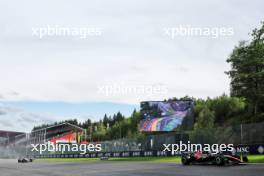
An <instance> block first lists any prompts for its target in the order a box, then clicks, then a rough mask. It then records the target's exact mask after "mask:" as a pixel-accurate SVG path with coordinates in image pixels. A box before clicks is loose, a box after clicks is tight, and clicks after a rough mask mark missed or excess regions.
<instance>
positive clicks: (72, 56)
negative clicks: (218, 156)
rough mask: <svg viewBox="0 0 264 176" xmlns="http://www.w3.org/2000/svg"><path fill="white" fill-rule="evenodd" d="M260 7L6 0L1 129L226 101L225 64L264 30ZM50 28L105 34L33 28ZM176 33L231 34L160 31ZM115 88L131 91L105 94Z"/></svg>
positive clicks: (0, 15)
mask: <svg viewBox="0 0 264 176" xmlns="http://www.w3.org/2000/svg"><path fill="white" fill-rule="evenodd" d="M263 7H264V2H263V1H262V0H252V1H248V0H247V1H243V0H237V1H235V0H215V1H212V0H201V1H194V0H193V1H190V0H184V1H175V0H159V1H157V0H118V1H117V0H99V1H87V0H74V1H65V0H57V1H54V0H46V1H36V0H24V1H18V0H17V1H15V0H1V1H0V81H1V83H0V99H1V104H0V107H1V108H2V109H1V108H0V129H9V130H12V129H13V130H29V129H31V126H32V124H39V123H42V122H52V121H54V120H58V119H64V118H65V117H73V116H74V117H76V116H78V115H80V116H93V118H94V119H98V118H99V117H100V116H101V114H103V113H109V114H111V113H113V112H114V111H116V110H118V107H120V109H121V110H123V111H124V113H125V114H129V113H130V112H132V111H133V108H134V107H136V108H137V107H138V104H139V102H140V101H142V100H163V99H165V98H168V97H181V96H185V95H189V96H194V97H197V98H206V97H208V96H210V97H215V96H219V95H221V94H223V93H226V94H228V93H229V78H228V77H227V75H225V74H224V72H225V71H227V70H228V69H229V65H228V64H227V63H226V59H227V57H228V55H229V54H230V53H231V51H232V49H233V48H234V46H235V45H237V44H238V42H239V41H241V40H248V39H249V38H250V37H249V35H248V33H249V32H250V31H252V29H254V28H255V27H259V26H260V22H261V21H262V20H263V17H264V11H263ZM47 26H59V27H68V28H82V27H87V28H98V29H100V31H101V35H99V36H88V37H87V38H84V39H83V38H80V37H78V36H49V37H43V38H38V37H37V36H34V35H33V30H32V28H34V29H36V28H40V27H47ZM178 26H189V27H200V28H232V30H233V34H232V35H229V36H219V37H217V38H213V37H212V36H177V37H175V38H173V39H172V38H170V37H169V36H168V35H166V33H165V32H164V29H165V28H173V27H178ZM111 86H112V87H113V86H120V87H122V88H124V87H125V88H127V87H128V88H133V90H132V91H131V90H130V91H125V92H118V91H117V92H114V93H110V94H109V92H108V93H107V92H106V91H105V90H106V87H111ZM140 86H141V87H140ZM139 87H140V88H142V87H143V88H144V91H145V92H142V91H139V90H138V89H139ZM156 88H161V89H162V90H163V91H159V92H154V91H153V89H156ZM135 89H136V90H135ZM146 91H147V92H146ZM32 102H36V105H35V106H33V105H32ZM43 102H45V103H43ZM54 102H56V103H54ZM102 102H108V103H106V104H104V103H102ZM31 105H32V106H31ZM71 105H73V106H74V108H73V109H74V111H75V112H74V113H73V112H72V111H71V112H70V111H68V110H67V109H69V107H71ZM85 105H87V106H91V107H93V106H96V107H97V108H87V110H86V111H85V110H84V109H86V108H85ZM106 106H107V108H103V107H106ZM112 106H113V107H114V108H111V107H112ZM51 107H53V108H51ZM56 107H58V109H59V110H56ZM79 107H80V108H79ZM99 107H102V108H99ZM95 109H96V110H95ZM78 111H80V112H78ZM102 111H107V112H102ZM1 112H2V113H1ZM1 114H2V115H1ZM21 114H23V115H21ZM32 114H34V115H32ZM35 116H37V117H38V118H39V119H40V120H36V119H38V118H35ZM1 118H2V119H1ZM21 119H22V120H21ZM23 119H24V120H25V119H26V120H25V121H23ZM33 119H35V120H33ZM18 120H20V121H19V123H17V124H14V123H13V122H15V121H18ZM22 123H26V125H25V124H24V125H23V124H22ZM8 124H13V125H12V126H9V125H8Z"/></svg>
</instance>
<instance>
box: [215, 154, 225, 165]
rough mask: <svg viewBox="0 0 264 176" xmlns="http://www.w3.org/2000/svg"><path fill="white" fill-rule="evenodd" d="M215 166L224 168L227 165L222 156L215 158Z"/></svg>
mask: <svg viewBox="0 0 264 176" xmlns="http://www.w3.org/2000/svg"><path fill="white" fill-rule="evenodd" d="M215 164H216V165H218V166H222V165H224V164H225V163H224V159H223V158H222V157H221V156H217V157H216V158H215Z"/></svg>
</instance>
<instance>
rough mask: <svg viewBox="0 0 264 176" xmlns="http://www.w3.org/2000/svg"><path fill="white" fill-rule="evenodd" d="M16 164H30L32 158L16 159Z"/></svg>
mask: <svg viewBox="0 0 264 176" xmlns="http://www.w3.org/2000/svg"><path fill="white" fill-rule="evenodd" d="M17 162H18V163H31V162H33V159H32V158H18V160H17Z"/></svg>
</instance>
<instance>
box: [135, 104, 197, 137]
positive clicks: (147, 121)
mask: <svg viewBox="0 0 264 176" xmlns="http://www.w3.org/2000/svg"><path fill="white" fill-rule="evenodd" d="M193 106H194V105H193V101H168V102H165V101H147V102H141V104H140V112H141V121H140V130H141V131H145V132H155V131H174V130H175V129H176V128H177V127H178V126H180V125H181V124H182V121H183V119H184V118H185V117H186V116H188V115H189V114H190V112H191V111H192V110H193Z"/></svg>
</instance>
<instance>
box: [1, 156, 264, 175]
mask: <svg viewBox="0 0 264 176" xmlns="http://www.w3.org/2000/svg"><path fill="white" fill-rule="evenodd" d="M263 173H264V164H248V165H237V166H222V167H218V166H212V165H206V166H205V165H192V166H182V165H180V164H176V163H156V162H135V161H132V162H120V161H91V162H90V161H89V162H68V163H62V162H42V161H41V162H33V163H20V164H18V163H17V162H16V160H0V175H1V176H90V175H91V176H110V175H117V176H119V175H120V176H132V175H133V176H145V175H148V176H163V175H164V176H165V175H173V176H229V175H230V176H261V175H263Z"/></svg>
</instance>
